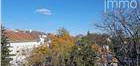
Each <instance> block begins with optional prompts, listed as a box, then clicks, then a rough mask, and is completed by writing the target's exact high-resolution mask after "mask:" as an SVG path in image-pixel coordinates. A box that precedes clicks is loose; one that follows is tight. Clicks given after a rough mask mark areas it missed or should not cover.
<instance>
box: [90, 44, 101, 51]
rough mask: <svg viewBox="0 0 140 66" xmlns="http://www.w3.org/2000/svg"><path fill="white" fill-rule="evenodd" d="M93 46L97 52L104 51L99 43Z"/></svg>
mask: <svg viewBox="0 0 140 66" xmlns="http://www.w3.org/2000/svg"><path fill="white" fill-rule="evenodd" d="M92 48H93V50H95V52H97V53H101V52H102V48H101V47H100V46H99V45H97V44H93V45H92Z"/></svg>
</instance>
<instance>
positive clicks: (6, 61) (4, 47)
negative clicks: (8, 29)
mask: <svg viewBox="0 0 140 66" xmlns="http://www.w3.org/2000/svg"><path fill="white" fill-rule="evenodd" d="M1 29H2V30H1V65H2V66H10V61H11V60H12V58H10V57H11V54H10V52H11V51H10V50H9V47H10V43H9V42H8V38H7V37H6V36H5V29H4V27H1Z"/></svg>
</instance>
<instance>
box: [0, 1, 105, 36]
mask: <svg viewBox="0 0 140 66" xmlns="http://www.w3.org/2000/svg"><path fill="white" fill-rule="evenodd" d="M1 7H2V23H3V24H4V26H5V27H6V28H9V29H24V30H28V29H32V30H37V31H42V32H48V33H55V32H56V30H57V29H59V28H60V27H64V28H66V29H67V30H68V31H69V32H70V33H71V34H72V35H77V34H85V33H86V32H87V31H91V32H100V31H99V30H98V29H97V28H95V27H94V24H96V23H99V22H100V18H101V15H102V13H103V10H104V0H2V6H1Z"/></svg>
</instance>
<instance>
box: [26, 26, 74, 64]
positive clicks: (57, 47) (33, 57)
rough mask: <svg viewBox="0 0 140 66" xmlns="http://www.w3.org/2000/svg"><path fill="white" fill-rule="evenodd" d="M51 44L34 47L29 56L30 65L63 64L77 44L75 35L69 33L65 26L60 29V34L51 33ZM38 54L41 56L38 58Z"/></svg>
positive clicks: (49, 37)
mask: <svg viewBox="0 0 140 66" xmlns="http://www.w3.org/2000/svg"><path fill="white" fill-rule="evenodd" d="M47 37H48V39H50V40H51V42H50V44H49V45H50V46H49V47H48V45H47V43H45V44H43V45H41V46H39V47H37V48H34V49H33V51H32V53H31V54H30V57H27V59H28V60H27V61H28V62H29V65H35V66H38V65H43V64H45V65H54V66H63V65H65V64H64V58H67V57H68V56H69V52H70V51H71V48H72V47H73V46H74V45H75V40H74V37H72V36H71V35H69V33H68V31H67V30H66V29H64V28H62V29H59V30H58V34H56V35H54V34H49V35H48V36H47ZM37 56H40V57H38V58H37Z"/></svg>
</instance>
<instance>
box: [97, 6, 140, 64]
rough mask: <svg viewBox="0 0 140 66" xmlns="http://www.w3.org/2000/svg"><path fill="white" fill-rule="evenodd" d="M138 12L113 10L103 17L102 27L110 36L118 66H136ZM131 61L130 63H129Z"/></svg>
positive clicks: (137, 10) (139, 31)
mask: <svg viewBox="0 0 140 66" xmlns="http://www.w3.org/2000/svg"><path fill="white" fill-rule="evenodd" d="M139 15H140V10H139V9H138V8H137V9H134V10H122V9H120V10H115V11H111V12H107V13H105V15H104V19H103V20H104V21H103V23H102V25H101V24H100V26H99V25H98V26H97V27H99V28H103V29H104V30H106V31H107V33H108V34H110V39H111V41H112V47H113V49H112V50H113V51H114V54H115V57H116V58H117V59H118V60H119V62H120V65H123V66H127V65H132V66H136V65H137V63H136V61H137V62H138V60H137V59H139V56H140V54H139V50H140V49H139V48H140V41H139V40H140V29H139V28H140V17H139ZM130 61H132V62H130Z"/></svg>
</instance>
